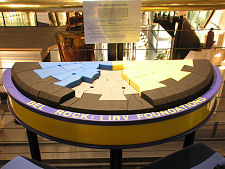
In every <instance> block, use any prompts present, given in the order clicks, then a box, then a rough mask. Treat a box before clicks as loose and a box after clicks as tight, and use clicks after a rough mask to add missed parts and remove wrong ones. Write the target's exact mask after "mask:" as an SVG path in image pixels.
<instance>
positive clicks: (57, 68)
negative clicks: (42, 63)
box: [34, 66, 66, 79]
mask: <svg viewBox="0 0 225 169" xmlns="http://www.w3.org/2000/svg"><path fill="white" fill-rule="evenodd" d="M34 72H35V73H37V74H38V75H39V76H40V77H41V78H42V79H44V78H46V77H48V76H51V75H54V74H59V73H65V72H66V70H65V69H63V68H62V67H61V66H55V67H49V68H45V69H35V70H34Z"/></svg>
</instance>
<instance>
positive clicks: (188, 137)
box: [183, 131, 195, 148]
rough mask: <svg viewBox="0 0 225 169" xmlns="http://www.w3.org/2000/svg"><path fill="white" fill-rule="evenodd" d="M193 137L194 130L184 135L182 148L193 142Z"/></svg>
mask: <svg viewBox="0 0 225 169" xmlns="http://www.w3.org/2000/svg"><path fill="white" fill-rule="evenodd" d="M194 139H195V131H193V132H192V133H190V134H188V135H186V136H185V138H184V144H183V148H185V147H188V146H190V145H192V144H193V143H194Z"/></svg>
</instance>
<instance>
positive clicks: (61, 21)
mask: <svg viewBox="0 0 225 169" xmlns="http://www.w3.org/2000/svg"><path fill="white" fill-rule="evenodd" d="M56 18H57V22H58V26H64V25H66V20H67V18H66V12H56Z"/></svg>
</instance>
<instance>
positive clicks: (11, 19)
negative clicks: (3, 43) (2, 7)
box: [3, 12, 29, 26]
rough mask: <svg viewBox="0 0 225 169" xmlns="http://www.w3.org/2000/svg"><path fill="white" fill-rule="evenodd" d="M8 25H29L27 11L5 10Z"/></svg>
mask: <svg viewBox="0 0 225 169" xmlns="http://www.w3.org/2000/svg"><path fill="white" fill-rule="evenodd" d="M3 15H4V19H5V25H6V26H29V19H28V13H27V12H3Z"/></svg>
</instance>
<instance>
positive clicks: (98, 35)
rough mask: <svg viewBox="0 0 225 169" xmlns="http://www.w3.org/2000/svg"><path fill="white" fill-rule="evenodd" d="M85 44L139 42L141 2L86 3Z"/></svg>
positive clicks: (130, 0) (135, 0) (132, 0)
mask: <svg viewBox="0 0 225 169" xmlns="http://www.w3.org/2000/svg"><path fill="white" fill-rule="evenodd" d="M83 9H84V34H85V43H86V44H93V43H128V42H138V41H139V36H140V35H139V34H140V22H141V1H140V0H127V1H126V0H125V1H124V0H123V1H119V0H117V1H89V0H88V1H84V2H83Z"/></svg>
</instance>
